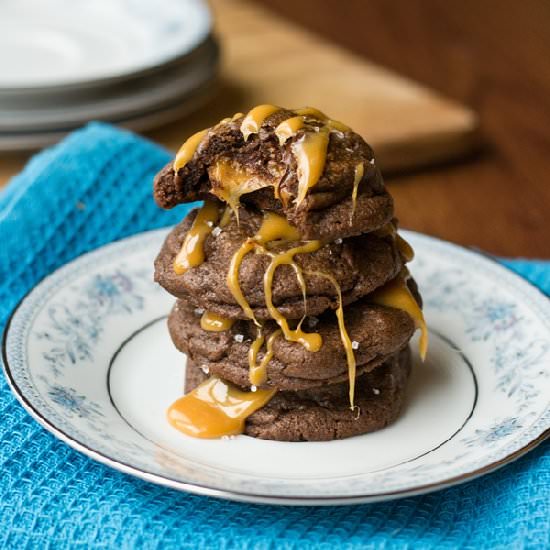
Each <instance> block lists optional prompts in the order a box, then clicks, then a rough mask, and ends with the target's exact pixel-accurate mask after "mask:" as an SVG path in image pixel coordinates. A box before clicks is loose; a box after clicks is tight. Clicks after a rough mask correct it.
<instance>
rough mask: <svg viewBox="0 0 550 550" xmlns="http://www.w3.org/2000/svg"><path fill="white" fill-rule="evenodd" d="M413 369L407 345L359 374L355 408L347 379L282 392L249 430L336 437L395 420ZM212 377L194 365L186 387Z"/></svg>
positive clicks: (282, 436) (281, 437) (289, 437)
mask: <svg viewBox="0 0 550 550" xmlns="http://www.w3.org/2000/svg"><path fill="white" fill-rule="evenodd" d="M410 369H411V354H410V350H409V348H408V347H406V348H404V349H403V350H401V351H400V352H399V353H396V354H394V355H393V356H392V357H391V358H389V359H388V360H387V361H386V362H385V363H384V364H383V365H382V366H380V367H379V368H377V369H375V370H374V371H372V372H369V373H367V374H364V375H362V376H360V377H358V378H357V380H356V386H355V405H356V407H355V408H354V410H353V411H352V410H350V405H349V397H348V383H347V382H343V383H340V384H333V385H330V386H323V387H321V388H315V389H311V390H303V391H297V392H296V391H280V392H278V393H277V394H275V396H274V397H273V399H272V400H271V401H270V402H269V403H268V404H267V405H265V406H264V407H262V408H261V409H259V410H257V411H256V412H255V413H253V414H252V415H251V416H250V417H249V418H248V419H247V421H246V425H245V432H244V433H245V434H247V435H250V436H252V437H257V438H260V439H273V440H277V441H330V440H333V439H343V438H346V437H352V436H355V435H360V434H364V433H367V432H371V431H375V430H379V429H381V428H384V427H386V426H387V425H388V424H390V423H392V422H393V421H394V420H395V419H396V418H397V416H398V415H399V413H400V411H401V409H402V408H403V404H404V400H405V390H406V385H407V380H408V377H409V373H410ZM206 378H207V376H206V375H205V374H203V373H202V372H201V370H200V369H197V368H193V365H189V364H188V367H187V369H186V374H185V389H186V391H187V392H189V391H191V390H192V389H193V388H195V387H196V386H197V385H198V384H199V383H201V382H202V381H203V380H205V379H206Z"/></svg>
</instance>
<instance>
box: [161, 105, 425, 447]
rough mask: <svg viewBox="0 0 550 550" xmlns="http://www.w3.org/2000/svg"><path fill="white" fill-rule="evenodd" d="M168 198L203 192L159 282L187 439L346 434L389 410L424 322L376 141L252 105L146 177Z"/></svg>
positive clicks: (176, 407)
mask: <svg viewBox="0 0 550 550" xmlns="http://www.w3.org/2000/svg"><path fill="white" fill-rule="evenodd" d="M155 200H156V201H157V203H158V204H159V206H161V207H163V208H172V207H174V206H176V205H177V204H180V203H185V202H191V201H195V200H204V201H205V202H204V205H203V206H202V207H201V208H200V209H198V210H193V211H191V212H190V213H189V214H188V215H187V216H186V217H185V218H184V220H183V221H182V222H181V223H180V224H179V225H178V226H176V227H175V228H174V229H173V230H172V232H171V233H170V234H169V235H168V237H167V238H166V241H165V242H164V245H163V247H162V250H161V251H160V253H159V255H158V257H157V259H156V262H155V280H156V281H157V282H159V283H160V284H161V285H162V286H163V287H164V288H165V289H166V290H167V291H168V292H170V293H171V294H173V295H174V296H175V297H176V298H177V302H176V304H175V306H174V308H173V310H172V313H171V314H170V317H169V320H168V327H169V330H170V335H171V337H172V340H173V342H174V344H175V346H176V347H177V348H178V349H179V350H180V351H182V352H184V353H185V354H186V355H187V357H188V362H187V368H186V379H185V388H186V393H187V394H186V395H185V396H183V397H182V398H181V399H179V400H178V401H177V402H176V403H174V404H173V405H172V406H171V407H170V409H169V411H168V418H169V420H170V422H171V423H172V424H173V425H174V426H175V427H176V428H178V429H180V430H181V431H183V432H185V433H187V434H189V435H194V436H197V437H220V436H224V435H235V434H238V433H245V434H247V435H250V436H253V437H258V438H263V439H274V440H281V441H313V440H316V441H319V440H331V439H340V438H344V437H350V436H353V435H358V434H362V433H366V432H369V431H372V430H377V429H380V428H382V427H384V426H386V425H387V424H389V423H390V422H392V421H393V420H395V418H396V417H397V416H398V414H399V412H400V410H401V408H402V405H403V401H404V395H405V389H406V384H407V379H408V376H409V372H410V367H411V359H410V352H409V348H408V342H409V340H410V339H411V337H412V335H413V333H414V332H415V329H416V328H420V329H421V330H422V336H421V355H424V354H425V351H426V345H427V341H426V327H425V324H424V320H423V317H422V313H421V310H420V297H419V294H418V291H417V288H416V285H415V283H414V281H413V279H412V278H411V277H410V275H409V273H408V271H407V268H406V262H407V261H409V260H410V259H411V258H412V250H411V249H410V247H409V246H408V245H407V243H406V242H405V241H403V240H402V239H401V238H400V237H399V235H398V234H397V224H396V221H395V220H394V216H393V201H392V198H391V196H390V195H389V194H388V192H387V191H386V189H385V187H384V184H383V181H382V178H381V175H380V172H379V170H378V168H377V166H376V163H375V160H374V156H373V152H372V150H371V148H370V147H369V146H368V145H367V144H366V143H365V141H364V140H363V139H362V138H361V137H360V136H359V135H357V134H356V133H354V132H353V131H352V130H351V129H350V128H349V127H347V126H346V125H344V124H342V123H341V122H338V121H335V120H332V119H330V118H329V117H327V116H326V115H324V114H323V113H321V112H320V111H318V110H316V109H313V108H304V109H297V110H287V109H283V108H280V107H276V106H273V105H261V106H259V107H256V108H254V109H252V110H251V111H250V112H249V113H247V114H246V115H243V114H241V113H238V114H236V115H235V116H233V117H231V118H228V119H224V120H222V121H220V123H218V124H217V125H216V126H213V127H212V128H210V129H208V130H204V131H202V132H198V133H197V134H195V135H194V136H192V137H191V138H189V139H188V140H187V141H186V142H185V143H184V144H183V146H182V147H181V149H180V151H179V152H178V154H177V156H176V159H175V161H174V163H171V164H170V165H168V166H166V167H165V168H164V169H163V170H162V171H161V172H160V173H159V174H158V175H157V178H156V179H155Z"/></svg>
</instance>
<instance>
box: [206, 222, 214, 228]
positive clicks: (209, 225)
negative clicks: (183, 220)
mask: <svg viewBox="0 0 550 550" xmlns="http://www.w3.org/2000/svg"><path fill="white" fill-rule="evenodd" d="M206 225H207V226H208V227H214V222H213V221H211V220H208V221H207V222H206Z"/></svg>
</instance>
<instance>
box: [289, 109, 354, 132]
mask: <svg viewBox="0 0 550 550" xmlns="http://www.w3.org/2000/svg"><path fill="white" fill-rule="evenodd" d="M294 112H295V113H298V115H301V116H303V117H306V118H308V117H311V118H315V119H317V120H320V121H321V122H324V123H325V126H328V127H329V128H330V129H331V130H336V131H338V132H350V131H351V128H350V127H349V126H347V125H345V124H344V123H343V122H340V121H339V120H334V119H332V118H329V117H328V116H327V115H325V113H323V112H322V111H319V109H316V108H315V107H302V108H301V109H294Z"/></svg>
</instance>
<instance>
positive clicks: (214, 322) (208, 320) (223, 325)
mask: <svg viewBox="0 0 550 550" xmlns="http://www.w3.org/2000/svg"><path fill="white" fill-rule="evenodd" d="M234 324H235V319H227V318H226V317H222V316H221V315H218V314H217V313H214V312H213V311H205V312H204V313H203V314H202V317H201V328H202V329H203V330H207V331H209V332H223V331H224V330H229V329H230V328H231V327H232V326H233V325H234Z"/></svg>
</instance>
